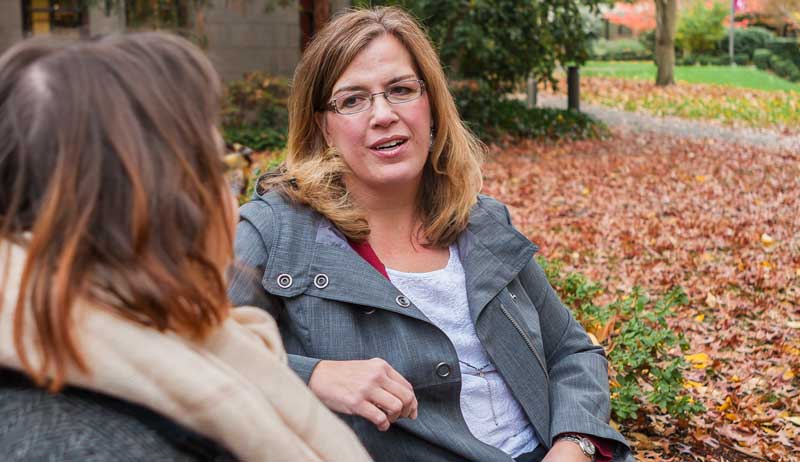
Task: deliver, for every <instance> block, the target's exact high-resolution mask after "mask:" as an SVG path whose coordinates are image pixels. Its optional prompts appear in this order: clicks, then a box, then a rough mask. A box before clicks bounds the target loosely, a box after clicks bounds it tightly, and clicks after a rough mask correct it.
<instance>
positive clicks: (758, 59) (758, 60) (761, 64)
mask: <svg viewBox="0 0 800 462" xmlns="http://www.w3.org/2000/svg"><path fill="white" fill-rule="evenodd" d="M771 57H772V52H771V51H769V50H767V49H766V48H759V49H757V50H755V51H754V52H753V64H755V65H756V67H758V68H759V69H761V70H762V71H765V70H767V69H769V60H770V58H771Z"/></svg>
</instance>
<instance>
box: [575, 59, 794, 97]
mask: <svg viewBox="0 0 800 462" xmlns="http://www.w3.org/2000/svg"><path fill="white" fill-rule="evenodd" d="M581 75H585V76H597V77H621V78H626V79H644V80H651V79H655V75H656V66H655V64H653V63H652V62H643V61H589V62H588V63H586V65H584V66H583V67H581ZM675 80H676V81H679V82H687V83H709V84H717V85H729V86H732V87H738V88H750V89H754V90H769V91H786V90H794V91H800V85H798V84H795V83H792V82H789V81H787V80H784V79H781V78H779V77H776V76H775V75H773V74H770V73H769V72H764V71H762V70H759V69H756V68H755V67H754V66H735V67H732V66H676V67H675Z"/></svg>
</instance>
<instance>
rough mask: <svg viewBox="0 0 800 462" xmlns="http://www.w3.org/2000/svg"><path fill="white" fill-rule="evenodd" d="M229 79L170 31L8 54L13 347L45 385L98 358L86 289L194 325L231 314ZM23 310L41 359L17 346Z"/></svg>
mask: <svg viewBox="0 0 800 462" xmlns="http://www.w3.org/2000/svg"><path fill="white" fill-rule="evenodd" d="M220 91H221V90H220V83H219V78H218V76H217V74H216V73H215V71H214V70H213V68H212V66H211V64H210V63H209V61H208V60H207V59H206V57H205V56H204V55H203V54H202V53H201V52H200V51H199V50H198V49H197V48H196V47H194V46H193V45H191V44H190V43H189V42H187V41H185V40H183V39H181V38H179V37H176V36H172V35H166V34H161V33H143V34H133V35H129V36H121V37H109V38H105V39H102V40H99V41H94V42H83V43H75V44H70V45H66V46H65V45H56V44H53V43H49V42H42V41H25V42H22V43H20V44H18V45H16V46H15V47H13V48H12V49H10V50H9V51H8V52H6V53H5V54H4V55H3V56H2V57H0V140H2V143H0V239H3V240H9V241H13V242H16V243H19V244H22V245H23V246H24V247H25V248H26V251H27V260H26V263H25V266H24V270H23V272H22V275H21V283H20V291H19V296H18V298H17V303H16V309H15V312H14V344H15V346H16V349H17V351H18V353H19V355H20V358H21V360H22V363H23V365H24V367H25V368H26V370H27V372H28V373H29V374H30V375H31V376H32V377H33V378H34V380H35V381H36V382H37V383H38V384H39V385H49V387H50V388H51V389H53V390H57V389H58V388H60V386H61V385H62V382H63V377H64V371H65V368H66V366H67V363H68V361H74V363H75V364H77V366H78V367H79V368H80V369H82V370H84V371H88V369H89V367H88V366H90V365H87V364H85V361H84V360H83V359H82V357H81V353H80V349H79V347H78V345H77V344H76V341H75V340H76V339H75V338H74V337H75V336H74V333H73V329H72V312H73V304H74V303H75V302H76V300H78V299H84V300H88V301H89V302H92V303H95V304H99V305H101V306H103V307H106V308H110V309H112V310H114V311H115V312H116V313H118V314H120V315H122V316H124V317H126V318H128V319H132V320H134V321H136V322H140V323H142V324H144V325H146V326H149V327H152V328H154V329H158V330H160V331H164V330H172V331H174V332H176V333H178V334H179V335H184V336H187V337H192V338H198V337H202V336H204V335H205V334H207V333H208V332H209V331H210V330H211V329H212V328H213V327H214V326H216V325H218V324H219V323H221V322H222V320H223V319H224V317H225V315H226V313H227V310H228V302H227V297H226V292H225V289H226V288H225V281H224V277H223V272H224V269H225V266H226V265H227V264H228V262H229V261H230V259H231V254H232V248H231V242H232V233H233V223H232V220H233V215H232V214H233V210H232V208H233V204H232V203H231V201H230V198H229V197H225V195H226V194H227V188H226V186H225V181H224V178H223V172H222V162H221V155H222V146H221V139H220V138H219V135H218V133H217V131H216V128H215V125H216V122H217V116H218V104H219V97H220ZM6 276H8V274H7V275H6ZM2 288H3V285H0V289H2ZM26 305H27V306H28V307H29V308H26ZM29 315H30V316H31V317H32V319H33V324H34V325H35V327H36V333H37V335H36V339H35V341H34V342H33V343H32V344H33V345H34V346H35V348H36V349H37V350H38V354H39V355H38V357H40V358H41V363H40V364H33V362H32V361H31V360H30V358H31V356H30V354H29V352H27V351H25V349H24V348H23V346H24V345H25V344H27V343H28V342H29V341H30V339H25V341H24V342H23V338H22V326H23V324H24V323H26V322H29V321H26V320H25V318H26V317H27V316H29ZM37 362H38V361H37ZM48 377H51V378H52V380H50V379H48Z"/></svg>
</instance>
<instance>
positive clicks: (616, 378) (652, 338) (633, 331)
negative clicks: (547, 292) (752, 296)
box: [538, 257, 704, 421]
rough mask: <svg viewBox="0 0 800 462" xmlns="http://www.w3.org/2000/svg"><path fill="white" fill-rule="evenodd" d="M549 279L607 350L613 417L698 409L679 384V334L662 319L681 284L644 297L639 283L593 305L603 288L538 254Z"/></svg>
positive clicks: (670, 312) (681, 297)
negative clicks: (564, 271) (646, 410)
mask: <svg viewBox="0 0 800 462" xmlns="http://www.w3.org/2000/svg"><path fill="white" fill-rule="evenodd" d="M538 261H539V263H540V264H541V265H542V267H543V268H544V270H545V273H546V274H547V277H548V279H549V280H550V283H551V284H552V285H553V287H555V289H556V290H557V291H558V293H559V295H560V297H561V299H562V300H563V301H564V303H565V304H566V305H567V306H569V307H570V308H571V309H572V310H573V313H574V314H575V317H576V318H577V319H578V321H580V322H581V324H583V326H584V327H585V328H586V329H587V331H589V332H590V333H593V335H594V336H595V337H596V338H597V340H598V341H600V343H601V344H602V345H603V346H604V347H605V349H606V351H607V352H608V360H609V366H610V382H611V411H612V413H613V415H614V418H615V419H617V420H618V421H626V420H635V419H637V418H638V417H639V416H640V414H641V412H640V411H641V409H642V407H648V408H650V410H651V412H652V411H657V412H661V413H663V414H668V415H670V416H672V417H674V418H686V417H688V416H690V415H692V414H697V413H700V412H703V411H704V407H703V405H702V404H700V403H697V402H695V401H694V400H693V398H692V397H691V395H690V394H689V393H688V392H687V390H686V389H685V387H684V383H685V379H684V377H683V374H684V371H686V370H687V369H688V368H689V365H688V364H687V363H686V361H685V360H684V358H683V355H682V352H683V351H685V350H687V349H688V343H687V342H686V340H685V339H684V338H683V335H682V334H680V333H678V332H675V331H674V330H672V329H671V328H670V327H669V325H668V324H667V318H669V317H672V316H674V315H675V312H674V308H675V307H677V306H680V305H685V304H686V303H687V301H688V300H687V297H686V294H685V292H684V291H683V289H681V288H680V287H678V288H674V289H672V290H670V291H668V292H667V293H665V294H663V296H661V297H659V298H650V297H649V296H648V295H647V294H646V293H645V292H644V291H643V290H642V289H641V288H639V287H634V288H633V289H632V291H631V292H630V293H627V294H620V296H619V297H618V298H617V299H616V300H615V301H613V302H612V303H610V304H608V305H602V306H601V305H597V304H595V302H594V300H595V298H596V297H597V296H598V295H599V294H600V293H602V292H603V291H604V288H603V287H602V286H601V285H599V284H597V283H595V282H593V281H590V280H589V279H588V278H586V276H584V275H582V274H580V273H570V274H567V275H564V274H562V272H561V264H560V263H559V262H547V261H545V260H543V259H542V258H540V257H539V258H538Z"/></svg>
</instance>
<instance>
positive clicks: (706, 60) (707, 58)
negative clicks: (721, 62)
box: [697, 55, 717, 66]
mask: <svg viewBox="0 0 800 462" xmlns="http://www.w3.org/2000/svg"><path fill="white" fill-rule="evenodd" d="M716 63H717V57H716V56H711V55H697V64H699V65H701V66H708V65H709V64H716Z"/></svg>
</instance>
